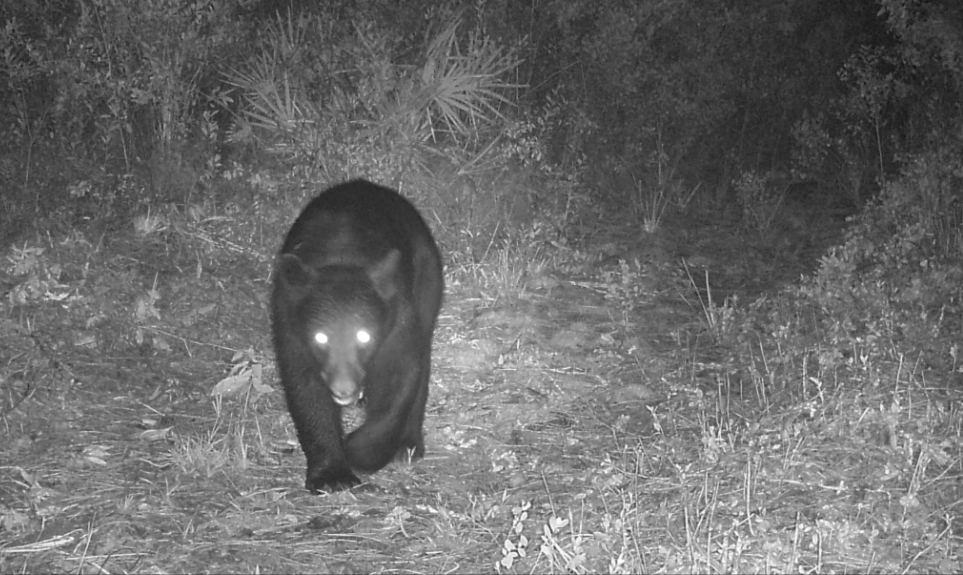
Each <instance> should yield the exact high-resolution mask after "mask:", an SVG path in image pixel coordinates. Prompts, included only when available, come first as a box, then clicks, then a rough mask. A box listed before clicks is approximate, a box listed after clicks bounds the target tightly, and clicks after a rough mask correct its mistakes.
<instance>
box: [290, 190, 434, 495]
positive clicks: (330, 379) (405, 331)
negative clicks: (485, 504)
mask: <svg viewBox="0 0 963 575" xmlns="http://www.w3.org/2000/svg"><path fill="white" fill-rule="evenodd" d="M443 291H444V276H443V270H442V262H441V254H440V253H439V251H438V246H437V244H435V240H434V239H433V238H432V236H431V232H430V231H429V230H428V226H427V225H426V224H425V221H424V220H423V219H422V217H421V215H419V214H418V211H417V210H416V209H415V207H414V206H413V205H411V203H410V202H409V201H408V200H406V199H405V198H403V197H402V196H401V195H400V194H398V193H397V192H395V191H393V190H390V189H388V188H384V187H381V186H378V185H375V184H372V183H370V182H366V181H363V180H355V181H352V182H348V183H345V184H340V185H337V186H334V187H333V188H330V189H328V190H326V191H324V192H322V193H321V194H320V195H318V196H317V197H316V198H314V199H313V200H312V201H311V202H310V203H309V204H308V205H307V206H306V207H305V208H304V211H302V212H301V215H300V216H298V219H297V220H296V221H295V222H294V225H293V226H291V229H290V231H288V235H287V237H286V238H285V240H284V245H283V246H282V248H281V252H280V254H279V255H278V261H277V269H276V270H275V276H274V289H273V292H272V294H271V313H272V330H273V335H274V351H275V355H276V358H277V365H278V370H279V371H280V375H281V384H282V386H283V387H284V394H285V397H286V399H287V405H288V411H289V412H290V413H291V419H293V420H294V427H295V428H296V429H297V432H298V440H299V441H300V442H301V448H302V449H303V450H304V454H305V456H306V457H307V462H308V470H307V479H306V480H305V487H306V488H307V489H308V490H310V491H311V492H312V493H317V492H318V490H320V489H330V490H336V489H344V488H346V487H351V486H353V485H356V484H358V483H360V482H361V481H360V479H358V477H357V476H356V475H355V474H354V471H355V470H358V471H365V472H374V471H377V470H379V469H381V468H382V467H384V466H385V465H387V464H388V462H390V461H391V460H392V459H393V458H395V457H403V456H405V455H406V454H408V453H409V450H410V453H411V455H412V456H413V457H414V458H418V457H421V456H422V455H424V452H425V439H424V434H423V432H422V423H423V421H424V417H425V403H426V402H427V400H428V379H429V376H430V371H431V338H432V333H433V332H434V330H435V321H436V319H437V318H438V311H439V309H440V308H441V299H442V292H443ZM362 398H363V399H364V408H365V421H364V423H363V424H362V425H361V426H360V427H359V428H358V429H356V430H354V431H353V432H351V433H350V434H348V436H347V437H344V436H343V435H344V434H343V430H342V426H341V406H348V405H352V404H353V403H355V402H356V401H358V400H360V399H362Z"/></svg>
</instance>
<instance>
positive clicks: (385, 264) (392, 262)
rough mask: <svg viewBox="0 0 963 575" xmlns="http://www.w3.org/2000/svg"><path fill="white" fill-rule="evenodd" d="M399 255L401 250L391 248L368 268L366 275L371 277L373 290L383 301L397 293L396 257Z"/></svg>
mask: <svg viewBox="0 0 963 575" xmlns="http://www.w3.org/2000/svg"><path fill="white" fill-rule="evenodd" d="M400 257H401V252H399V251H398V250H391V251H390V252H388V254H387V255H385V257H383V258H381V261H380V262H377V263H376V264H374V265H373V266H371V267H370V268H368V277H369V278H371V283H372V284H374V288H375V291H376V292H378V295H379V296H381V299H382V300H384V301H391V299H392V298H394V297H395V295H397V293H398V277H397V276H398V259H399V258H400Z"/></svg>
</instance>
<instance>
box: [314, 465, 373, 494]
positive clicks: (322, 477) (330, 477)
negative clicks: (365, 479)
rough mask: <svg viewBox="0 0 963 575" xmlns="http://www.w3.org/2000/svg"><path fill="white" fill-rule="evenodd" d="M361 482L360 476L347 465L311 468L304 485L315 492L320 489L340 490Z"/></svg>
mask: <svg viewBox="0 0 963 575" xmlns="http://www.w3.org/2000/svg"><path fill="white" fill-rule="evenodd" d="M360 483H361V480H360V479H358V476H357V475H355V474H354V473H352V471H351V470H350V469H349V468H347V467H329V468H326V469H318V470H309V471H308V477H307V479H306V480H305V481H304V487H305V489H307V490H308V491H310V492H311V493H313V494H315V495H316V494H317V493H318V492H319V491H340V490H342V489H350V488H352V487H354V486H355V485H358V484H360Z"/></svg>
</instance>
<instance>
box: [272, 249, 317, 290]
mask: <svg viewBox="0 0 963 575" xmlns="http://www.w3.org/2000/svg"><path fill="white" fill-rule="evenodd" d="M316 275H317V274H316V273H315V271H314V270H313V269H311V268H309V267H308V266H306V265H304V262H302V261H301V258H299V257H298V256H296V255H294V254H281V257H280V259H279V260H278V277H279V278H280V280H281V282H282V283H283V284H284V285H285V286H287V287H288V288H291V289H295V290H297V289H301V288H304V287H306V286H308V285H310V284H311V283H312V282H313V281H314V279H315V276H316Z"/></svg>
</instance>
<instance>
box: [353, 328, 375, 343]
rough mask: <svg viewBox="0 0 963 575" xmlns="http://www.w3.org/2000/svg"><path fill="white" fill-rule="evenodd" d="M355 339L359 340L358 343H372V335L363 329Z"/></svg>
mask: <svg viewBox="0 0 963 575" xmlns="http://www.w3.org/2000/svg"><path fill="white" fill-rule="evenodd" d="M355 337H357V338H358V343H368V342H370V341H371V334H370V333H368V332H366V331H365V330H363V329H362V330H359V331H358V335H356V336H355Z"/></svg>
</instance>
